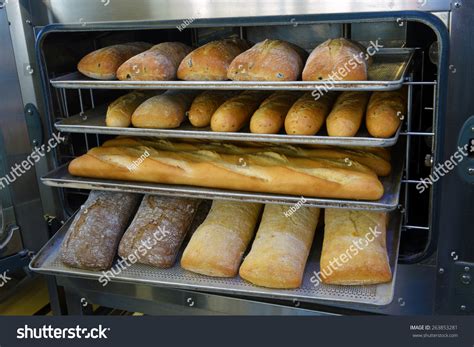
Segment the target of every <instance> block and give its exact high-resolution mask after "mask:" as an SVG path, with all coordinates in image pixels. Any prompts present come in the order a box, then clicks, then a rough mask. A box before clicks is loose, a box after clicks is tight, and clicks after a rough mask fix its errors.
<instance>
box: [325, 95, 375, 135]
mask: <svg viewBox="0 0 474 347" xmlns="http://www.w3.org/2000/svg"><path fill="white" fill-rule="evenodd" d="M369 96H370V94H369V93H367V92H352V91H351V92H344V93H342V94H341V95H339V97H338V98H337V100H336V102H335V104H334V106H333V108H332V110H331V113H330V114H329V116H328V118H327V119H326V127H327V130H328V135H329V136H349V137H350V136H355V135H356V134H357V132H358V131H359V128H360V125H361V123H362V118H363V117H364V114H365V108H366V106H367V102H368V101H369Z"/></svg>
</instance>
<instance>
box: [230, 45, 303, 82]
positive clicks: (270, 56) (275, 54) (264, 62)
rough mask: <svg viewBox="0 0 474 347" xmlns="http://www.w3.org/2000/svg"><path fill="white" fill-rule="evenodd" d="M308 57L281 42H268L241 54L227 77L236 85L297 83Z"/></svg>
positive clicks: (300, 49) (297, 49)
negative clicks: (238, 82)
mask: <svg viewBox="0 0 474 347" xmlns="http://www.w3.org/2000/svg"><path fill="white" fill-rule="evenodd" d="M307 56H308V54H307V53H306V51H305V50H303V49H302V48H300V47H298V46H296V45H293V44H291V43H289V42H286V41H281V40H265V41H262V42H259V43H257V44H256V45H255V46H253V47H252V48H250V49H249V50H247V51H245V52H244V53H242V54H239V55H238V56H237V57H236V58H235V59H234V60H233V61H232V63H231V64H230V66H229V71H228V73H227V77H228V78H229V79H231V80H234V81H296V80H298V78H299V77H300V76H301V70H302V69H303V66H304V61H305V59H306V57H307Z"/></svg>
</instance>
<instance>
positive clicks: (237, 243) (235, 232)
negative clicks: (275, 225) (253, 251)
mask: <svg viewBox="0 0 474 347" xmlns="http://www.w3.org/2000/svg"><path fill="white" fill-rule="evenodd" d="M261 208H262V205H261V204H255V203H245V202H230V201H219V200H215V201H214V202H213V203H212V207H211V210H210V211H209V214H208V215H207V217H206V219H205V220H204V222H203V223H202V224H201V225H200V226H199V228H198V229H197V230H196V231H195V232H194V234H193V236H192V237H191V240H190V241H189V243H188V245H187V246H186V249H185V250H184V253H183V257H182V258H181V266H182V267H183V268H184V269H186V270H189V271H193V272H196V273H199V274H202V275H207V276H215V277H234V276H236V275H237V271H238V269H239V266H240V262H241V261H242V255H243V254H244V252H245V250H246V249H247V246H248V245H249V243H250V241H251V240H252V238H253V235H254V234H255V229H256V224H257V221H258V217H259V215H260V211H261Z"/></svg>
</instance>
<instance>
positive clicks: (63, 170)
mask: <svg viewBox="0 0 474 347" xmlns="http://www.w3.org/2000/svg"><path fill="white" fill-rule="evenodd" d="M397 147H399V146H397ZM400 147H401V146H400ZM393 157H394V158H393V159H392V173H391V175H390V176H388V177H383V178H381V181H382V184H383V186H384V191H385V192H384V195H383V197H382V198H381V199H380V200H377V201H366V200H345V199H327V198H313V197H305V200H306V202H305V205H306V206H313V207H322V208H325V207H327V208H346V209H353V210H374V211H393V210H395V209H396V208H397V207H398V199H399V195H400V186H401V178H402V171H403V158H402V155H401V151H400V150H397V151H396V152H395V153H393ZM67 166H68V165H67V164H66V165H63V166H60V167H59V168H57V169H55V170H54V171H52V172H50V173H48V174H47V175H46V176H44V177H42V178H41V181H42V182H43V183H44V184H46V185H47V186H51V187H58V188H77V189H95V190H108V191H121V192H130V193H143V194H155V195H166V196H181V197H190V198H201V199H221V200H231V201H247V202H260V203H265V204H281V205H293V204H295V203H297V202H299V201H301V196H294V195H279V194H270V193H254V192H244V191H237V190H226V189H217V188H203V187H195V186H185V185H170V184H158V183H145V182H143V183H142V182H134V181H118V180H106V179H98V178H88V177H78V176H72V175H71V174H69V172H68V170H67Z"/></svg>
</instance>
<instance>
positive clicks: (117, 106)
mask: <svg viewBox="0 0 474 347" xmlns="http://www.w3.org/2000/svg"><path fill="white" fill-rule="evenodd" d="M152 96H153V93H152V92H146V91H134V92H131V93H128V94H125V95H122V96H121V97H119V98H118V99H116V100H115V101H113V102H112V103H111V104H110V105H109V107H108V108H107V114H106V116H105V124H106V125H107V126H108V127H128V126H130V124H131V119H132V114H133V112H134V111H135V110H136V108H137V107H138V106H139V105H140V104H141V103H142V102H144V101H145V100H146V99H148V98H151V97H152Z"/></svg>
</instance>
